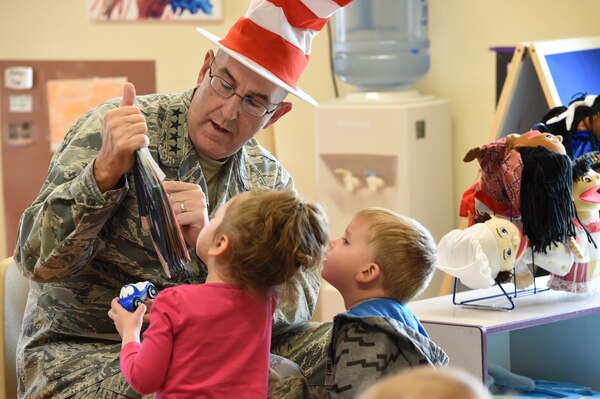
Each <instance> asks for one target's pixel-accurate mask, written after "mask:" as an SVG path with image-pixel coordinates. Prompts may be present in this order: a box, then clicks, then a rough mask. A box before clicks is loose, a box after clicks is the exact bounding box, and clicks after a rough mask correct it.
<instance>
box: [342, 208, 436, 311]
mask: <svg viewBox="0 0 600 399" xmlns="http://www.w3.org/2000/svg"><path fill="white" fill-rule="evenodd" d="M354 218H355V219H356V220H360V221H362V222H364V223H366V224H367V225H368V228H369V238H368V247H369V255H370V256H371V258H372V260H373V262H375V263H377V264H378V265H379V267H381V270H382V272H383V289H384V291H385V292H386V294H387V295H389V296H390V297H392V298H394V299H395V300H397V301H398V302H400V303H407V302H409V301H410V300H412V299H413V298H414V297H415V296H417V295H418V294H419V293H421V291H422V290H424V289H425V288H426V287H427V286H428V285H429V281H430V280H431V276H432V275H433V271H434V269H435V263H436V261H437V249H436V244H435V241H434V239H433V237H432V236H431V233H430V232H429V230H427V229H426V228H425V227H423V225H422V224H421V223H419V222H417V221H416V220H414V219H412V218H409V217H407V216H402V215H399V214H397V213H395V212H392V211H390V210H389V209H385V208H366V209H363V210H361V211H359V212H358V213H356V215H355V217H354Z"/></svg>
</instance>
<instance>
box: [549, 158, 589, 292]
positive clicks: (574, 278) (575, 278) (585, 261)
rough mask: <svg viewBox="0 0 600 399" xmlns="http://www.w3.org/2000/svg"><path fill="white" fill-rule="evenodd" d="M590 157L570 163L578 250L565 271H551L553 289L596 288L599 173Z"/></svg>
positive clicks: (579, 289)
mask: <svg viewBox="0 0 600 399" xmlns="http://www.w3.org/2000/svg"><path fill="white" fill-rule="evenodd" d="M591 165H592V159H591V158H590V157H587V156H583V157H579V158H577V159H576V160H575V162H574V166H573V200H574V202H575V208H576V210H577V220H576V223H575V225H576V234H577V241H578V243H579V246H580V248H581V251H582V257H581V259H578V260H576V261H575V262H574V263H573V264H572V266H571V267H570V269H569V270H568V272H567V273H560V274H556V273H552V275H551V277H550V280H548V287H549V288H551V289H553V290H557V291H568V292H578V293H579V292H588V291H591V290H593V289H595V288H597V287H596V286H597V282H598V279H597V277H598V273H599V269H598V261H599V258H600V253H599V248H598V244H600V213H599V211H600V193H599V192H598V190H600V174H598V173H597V172H596V171H594V170H593V169H592V167H591Z"/></svg>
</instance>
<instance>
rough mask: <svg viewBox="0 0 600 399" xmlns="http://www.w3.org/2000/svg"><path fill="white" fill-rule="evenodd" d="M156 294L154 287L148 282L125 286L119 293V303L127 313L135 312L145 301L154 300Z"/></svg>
mask: <svg viewBox="0 0 600 399" xmlns="http://www.w3.org/2000/svg"><path fill="white" fill-rule="evenodd" d="M157 293H158V291H157V290H156V287H155V286H154V284H152V283H151V282H149V281H142V282H139V283H135V284H127V285H124V286H123V288H121V292H119V303H120V304H121V306H123V307H124V308H125V309H127V310H128V311H130V312H135V310H136V309H137V308H138V306H140V305H141V304H142V302H144V301H145V300H146V299H154V298H156V294H157Z"/></svg>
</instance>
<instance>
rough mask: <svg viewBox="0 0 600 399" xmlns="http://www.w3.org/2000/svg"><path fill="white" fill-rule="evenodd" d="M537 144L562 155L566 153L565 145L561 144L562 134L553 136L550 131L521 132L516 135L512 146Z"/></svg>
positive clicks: (536, 145) (535, 145) (533, 145)
mask: <svg viewBox="0 0 600 399" xmlns="http://www.w3.org/2000/svg"><path fill="white" fill-rule="evenodd" d="M539 146H541V147H544V148H545V149H547V150H548V151H551V152H555V153H557V154H563V155H564V154H566V153H567V151H566V150H565V146H564V145H563V144H562V136H555V135H553V134H550V133H540V132H538V131H537V130H534V131H531V132H527V133H523V134H522V135H520V136H519V137H517V139H516V140H515V145H514V148H521V147H539Z"/></svg>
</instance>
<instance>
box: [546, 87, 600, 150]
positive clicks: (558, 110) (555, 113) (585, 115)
mask: <svg viewBox="0 0 600 399" xmlns="http://www.w3.org/2000/svg"><path fill="white" fill-rule="evenodd" d="M599 115H600V96H595V95H587V96H585V95H582V96H580V97H577V98H575V99H574V100H573V101H571V103H570V104H569V106H568V107H565V106H559V107H554V108H552V109H551V110H549V111H548V112H547V113H546V115H544V117H543V118H542V123H543V124H545V125H546V126H547V128H548V131H549V132H550V133H552V134H555V135H561V136H563V139H564V142H563V144H564V145H565V149H566V150H567V155H569V156H570V157H571V159H575V158H578V157H580V156H581V155H583V154H586V153H588V152H591V151H599V150H600V118H599V117H598V116H599Z"/></svg>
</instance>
